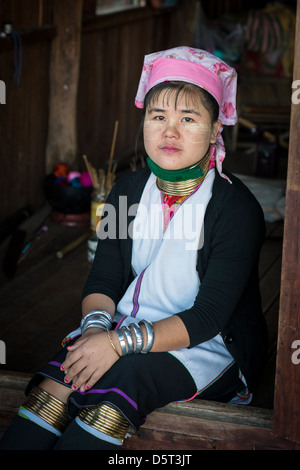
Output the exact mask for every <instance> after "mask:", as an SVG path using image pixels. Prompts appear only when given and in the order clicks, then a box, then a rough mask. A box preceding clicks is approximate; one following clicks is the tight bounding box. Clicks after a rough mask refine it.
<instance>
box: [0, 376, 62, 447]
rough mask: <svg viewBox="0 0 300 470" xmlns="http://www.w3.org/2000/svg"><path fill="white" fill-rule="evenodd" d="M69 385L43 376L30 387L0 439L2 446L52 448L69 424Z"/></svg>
mask: <svg viewBox="0 0 300 470" xmlns="http://www.w3.org/2000/svg"><path fill="white" fill-rule="evenodd" d="M70 391H71V390H70V389H69V388H67V387H64V386H63V385H61V384H58V383H56V382H54V381H53V380H51V379H48V378H46V379H45V380H43V381H42V382H41V384H40V385H39V387H34V388H32V390H31V391H30V393H29V395H28V398H27V400H26V401H25V403H24V405H23V406H21V407H20V408H19V411H18V414H17V415H16V416H15V418H14V419H13V421H12V423H11V425H10V426H9V428H8V429H7V431H6V432H5V434H4V435H3V437H2V439H1V441H0V449H2V450H4V449H5V450H14V449H15V450H17V449H18V450H21V449H30V450H45V449H52V448H53V446H54V445H55V443H56V441H57V439H58V438H59V437H60V436H61V435H62V433H63V432H64V431H65V429H66V427H67V426H68V424H69V419H68V416H67V413H66V402H67V399H68V396H69V394H70Z"/></svg>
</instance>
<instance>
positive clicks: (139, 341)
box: [129, 323, 144, 354]
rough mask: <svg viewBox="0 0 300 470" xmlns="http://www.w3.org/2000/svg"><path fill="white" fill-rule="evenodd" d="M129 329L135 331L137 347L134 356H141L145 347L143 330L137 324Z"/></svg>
mask: <svg viewBox="0 0 300 470" xmlns="http://www.w3.org/2000/svg"><path fill="white" fill-rule="evenodd" d="M129 328H131V329H132V330H133V331H134V334H135V339H136V347H135V350H134V354H139V353H140V352H141V350H142V349H143V346H144V336H143V332H142V330H141V327H140V326H139V325H137V324H136V323H130V325H129Z"/></svg>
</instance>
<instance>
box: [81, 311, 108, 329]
mask: <svg viewBox="0 0 300 470" xmlns="http://www.w3.org/2000/svg"><path fill="white" fill-rule="evenodd" d="M92 326H98V327H99V328H102V329H103V330H110V329H111V327H112V318H111V316H110V314H109V313H107V312H105V311H104V310H94V311H92V312H89V313H88V314H87V315H85V317H83V319H82V320H81V323H80V329H81V334H82V335H83V333H84V332H85V331H86V330H87V328H91V327H92Z"/></svg>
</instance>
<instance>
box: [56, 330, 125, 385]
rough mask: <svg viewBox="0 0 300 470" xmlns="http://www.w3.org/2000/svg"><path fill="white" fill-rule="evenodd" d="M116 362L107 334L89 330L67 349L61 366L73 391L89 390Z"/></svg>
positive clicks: (101, 331) (115, 355) (116, 357)
mask: <svg viewBox="0 0 300 470" xmlns="http://www.w3.org/2000/svg"><path fill="white" fill-rule="evenodd" d="M117 360H118V356H117V354H116V352H115V351H114V350H113V348H112V346H111V344H110V342H109V339H108V336H107V332H106V331H103V330H100V329H99V328H89V329H88V330H86V331H85V333H84V334H83V335H82V337H81V338H79V339H78V340H77V341H76V343H74V344H73V345H72V346H69V347H68V354H67V356H66V359H65V361H64V362H63V363H62V365H61V370H63V371H64V372H65V382H66V383H71V382H72V388H73V389H74V390H77V389H80V391H81V392H85V391H86V390H89V389H90V388H91V387H92V386H93V385H95V383H96V382H97V381H98V380H99V379H100V378H101V377H102V376H103V374H105V372H107V371H108V370H109V369H110V368H111V367H112V365H113V364H114V363H115V362H116V361H117Z"/></svg>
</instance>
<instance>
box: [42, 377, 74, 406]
mask: <svg viewBox="0 0 300 470" xmlns="http://www.w3.org/2000/svg"><path fill="white" fill-rule="evenodd" d="M39 387H40V388H42V389H43V390H45V391H46V392H48V393H49V394H50V395H53V396H54V397H55V398H57V399H58V400H60V401H62V402H63V403H67V401H68V398H69V395H70V394H71V393H72V389H71V387H67V386H65V385H62V384H60V383H58V382H56V381H55V380H52V379H49V378H44V379H43V380H42V382H41V383H40V384H39Z"/></svg>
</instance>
